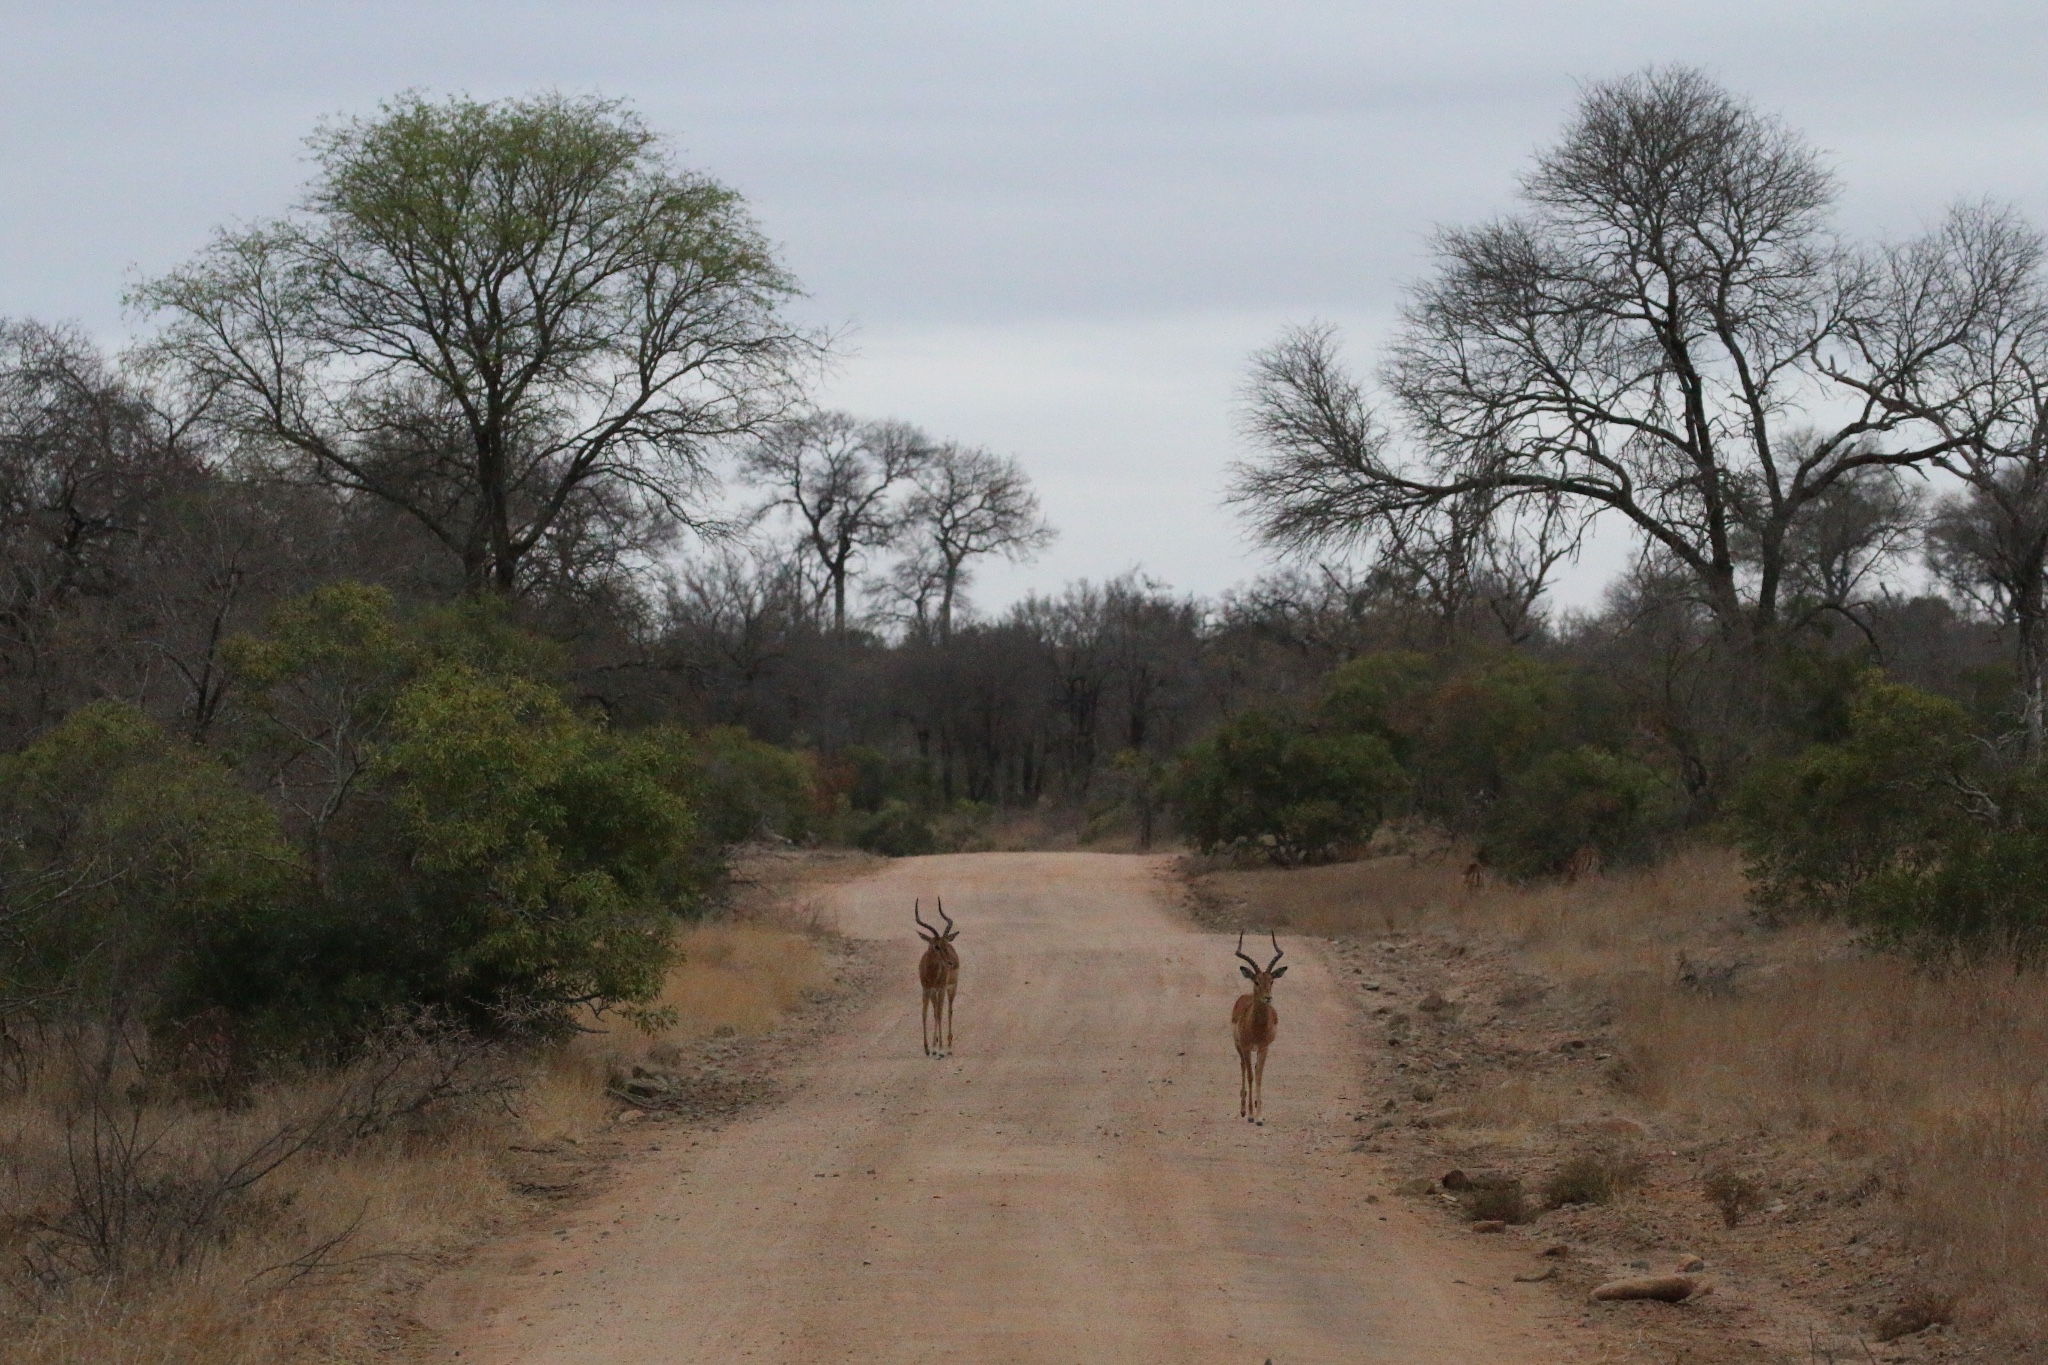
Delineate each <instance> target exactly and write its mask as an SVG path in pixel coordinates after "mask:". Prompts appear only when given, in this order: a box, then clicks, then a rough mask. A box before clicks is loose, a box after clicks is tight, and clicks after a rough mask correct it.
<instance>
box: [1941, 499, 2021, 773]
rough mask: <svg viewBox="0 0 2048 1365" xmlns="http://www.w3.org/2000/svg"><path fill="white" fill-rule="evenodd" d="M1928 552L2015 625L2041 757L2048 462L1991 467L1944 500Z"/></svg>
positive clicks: (1962, 590) (1955, 582) (1995, 616)
mask: <svg viewBox="0 0 2048 1365" xmlns="http://www.w3.org/2000/svg"><path fill="white" fill-rule="evenodd" d="M1927 558H1928V563H1929V567H1931V568H1932V569H1933V570H1934V572H1935V573H1936V575H1938V576H1939V577H1940V578H1941V580H1942V581H1943V582H1944V583H1946V584H1948V585H1949V587H1950V588H1952V589H1954V590H1955V591H1956V592H1957V593H1958V594H1959V595H1960V596H1962V597H1963V598H1964V599H1965V600H1966V601H1968V602H1970V603H1971V604H1973V605H1975V606H1976V607H1978V608H1979V609H1980V610H1982V611H1984V612H1985V613H1986V614H1987V615H1989V616H1990V617H1991V619H1992V620H1994V621H1996V622H1998V623H1999V625H2000V626H2001V627H2003V628H2004V629H2006V630H2008V631H2010V632H2011V634H2012V637H2013V645H2014V650H2015V653H2016V654H2017V656H2018V663H2019V667H2018V674H2019V685H2020V725H2021V730H2022V732H2023V733H2024V735H2025V740H2026V752H2027V755H2028V757H2029V759H2030V760H2032V761H2035V762H2038V761H2040V759H2041V758H2042V756H2043V752H2044V743H2043V733H2042V732H2043V728H2044V717H2043V711H2044V707H2043V696H2042V691H2043V684H2044V676H2043V675H2044V673H2048V461H2042V460H2039V459H2036V460H2033V461H2017V460H2016V461H2013V462H2012V463H2011V464H2010V465H2009V466H2007V467H2004V468H1994V469H1986V470H1985V471H1984V473H1983V474H1982V475H1981V476H1980V477H1979V478H1978V479H1977V480H1974V481H1973V482H1972V485H1971V487H1970V488H1969V490H1968V491H1967V492H1965V493H1962V494H1958V495H1956V496H1953V497H1950V498H1947V499H1944V500H1943V501H1942V503H1941V505H1940V506H1939V507H1938V508H1937V509H1936V511H1935V515H1934V518H1933V521H1932V522H1931V524H1930V525H1929V527H1928V530H1927Z"/></svg>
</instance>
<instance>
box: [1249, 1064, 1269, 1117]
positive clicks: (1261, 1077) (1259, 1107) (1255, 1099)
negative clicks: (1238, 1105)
mask: <svg viewBox="0 0 2048 1365" xmlns="http://www.w3.org/2000/svg"><path fill="white" fill-rule="evenodd" d="M1265 1121H1266V1049H1264V1048H1260V1049H1259V1050H1258V1052H1257V1053H1255V1054H1254V1059H1253V1062H1252V1122H1254V1123H1257V1124H1262V1125H1263V1124H1264V1123H1265Z"/></svg>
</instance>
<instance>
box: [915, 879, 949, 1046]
mask: <svg viewBox="0 0 2048 1365" xmlns="http://www.w3.org/2000/svg"><path fill="white" fill-rule="evenodd" d="M920 908H921V903H920V902H917V901H912V902H911V904H910V917H911V918H912V919H914V920H916V921H917V927H918V930H919V933H918V937H920V938H922V939H923V940H924V942H925V949H924V956H923V957H921V958H919V959H918V960H917V984H918V985H919V986H920V987H921V988H922V989H923V990H924V1003H923V1004H921V1005H919V1006H918V1010H917V1027H918V1032H919V1033H921V1034H923V1035H924V1055H925V1056H927V1057H930V1056H932V1055H933V1054H934V1053H935V1052H936V1053H937V1055H939V1056H942V1057H943V1056H944V1055H946V1053H948V1052H951V1051H952V1050H953V997H954V995H956V994H957V993H958V992H959V990H960V950H959V949H957V948H955V947H954V946H953V940H954V939H956V938H958V937H959V936H960V931H959V930H958V929H955V928H954V927H953V921H952V919H951V918H950V917H949V916H948V915H947V914H946V903H945V902H944V901H943V900H942V901H940V902H939V918H940V919H942V920H945V921H946V927H945V929H944V930H943V931H941V930H938V929H934V928H932V926H931V925H929V924H926V923H925V922H924V918H923V916H921V915H919V914H918V910H919V909H920ZM927 1019H929V1021H930V1022H929V1024H927V1022H926V1021H927ZM942 1024H943V1030H944V1031H943V1035H942V1033H941V1026H942ZM942 1036H943V1039H944V1041H943V1042H941V1037H942ZM935 1045H936V1046H935Z"/></svg>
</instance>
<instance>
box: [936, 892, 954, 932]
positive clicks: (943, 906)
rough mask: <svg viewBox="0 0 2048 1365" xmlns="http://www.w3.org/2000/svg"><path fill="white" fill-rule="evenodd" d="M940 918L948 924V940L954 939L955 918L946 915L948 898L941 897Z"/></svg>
mask: <svg viewBox="0 0 2048 1365" xmlns="http://www.w3.org/2000/svg"><path fill="white" fill-rule="evenodd" d="M939 918H940V919H942V920H944V921H945V922H946V936H947V937H948V938H950V937H952V934H953V917H952V916H951V915H949V914H947V913H946V898H945V897H944V896H941V897H939Z"/></svg>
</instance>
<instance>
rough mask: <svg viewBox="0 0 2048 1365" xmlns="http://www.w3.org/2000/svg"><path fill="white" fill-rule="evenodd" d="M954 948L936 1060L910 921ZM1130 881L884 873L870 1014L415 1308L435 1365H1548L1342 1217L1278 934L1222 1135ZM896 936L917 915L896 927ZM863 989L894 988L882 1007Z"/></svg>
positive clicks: (1181, 942) (1080, 867) (1435, 1265)
mask: <svg viewBox="0 0 2048 1365" xmlns="http://www.w3.org/2000/svg"><path fill="white" fill-rule="evenodd" d="M940 893H943V894H944V896H945V898H946V908H947V910H948V911H950V912H951V913H952V915H953V917H954V919H955V920H956V922H957V923H958V924H959V925H960V927H961V936H960V940H959V947H960V950H961V956H962V959H963V966H962V971H961V987H960V999H959V1031H958V1039H957V1043H958V1047H957V1051H956V1052H955V1054H954V1055H953V1056H951V1057H948V1058H945V1059H943V1060H937V1061H933V1060H927V1059H926V1058H925V1057H924V1056H922V1055H921V1052H920V1049H919V1043H918V1021H917V1014H918V993H917V989H916V978H915V973H914V971H913V964H914V961H915V958H916V953H917V944H916V941H915V938H914V935H913V932H912V927H911V923H910V900H911V897H912V896H913V895H919V896H923V897H926V898H927V899H926V903H927V904H929V903H930V898H931V897H932V896H933V895H935V894H940ZM1166 894H1167V884H1166V882H1165V881H1164V879H1163V865H1162V864H1161V863H1160V862H1159V861H1157V860H1153V859H1144V858H1135V857H1119V856H1113V855H1098V854H978V855H966V856H960V857H941V858H921V859H913V860H904V861H899V862H895V863H891V864H890V865H889V866H888V867H886V868H885V869H884V870H882V871H881V872H880V873H878V874H877V875H874V876H872V877H869V878H866V879H864V880H861V881H858V882H855V883H852V884H849V885H846V886H842V887H840V888H838V889H837V890H836V891H835V892H834V893H833V897H834V900H835V903H836V908H837V910H838V914H839V921H840V925H841V927H842V928H843V929H844V930H845V932H847V933H848V934H852V935H856V936H859V937H864V938H872V939H878V940H884V941H886V943H887V944H888V952H889V953H890V954H891V955H892V956H891V967H890V971H891V975H890V976H889V977H888V978H886V982H887V984H886V985H885V986H884V988H883V989H882V990H880V991H879V992H877V995H876V998H874V999H873V1000H872V1001H870V1002H868V1003H867V1004H865V1005H864V1006H863V1007H861V1008H860V1009H859V1010H858V1011H857V1012H856V1013H855V1014H854V1015H853V1017H852V1019H851V1021H850V1023H849V1024H848V1026H847V1027H846V1028H844V1029H843V1030H841V1031H840V1032H839V1033H838V1034H837V1035H836V1036H835V1037H834V1038H833V1039H832V1040H831V1041H830V1042H828V1043H827V1044H825V1045H824V1046H823V1047H822V1048H821V1049H820V1050H819V1051H818V1052H817V1053H816V1054H815V1055H814V1056H813V1057H812V1058H811V1059H810V1060H809V1061H807V1062H806V1063H804V1064H803V1066H802V1069H801V1073H800V1074H799V1075H798V1076H797V1077H795V1081H796V1084H797V1087H798V1088H797V1090H796V1092H795V1094H794V1095H793V1096H792V1098H791V1099H790V1100H789V1102H787V1103H785V1104H782V1105H779V1106H777V1107H774V1108H772V1109H769V1110H766V1111H764V1112H761V1113H759V1114H756V1115H754V1116H752V1117H748V1118H744V1119H741V1120H739V1121H737V1122H734V1123H731V1124H729V1125H727V1126H725V1127H724V1128H722V1129H720V1130H718V1131H716V1132H715V1133H713V1132H706V1131H702V1130H698V1131H695V1132H690V1131H684V1130H679V1129H670V1130H667V1131H664V1132H663V1133H662V1134H661V1135H660V1137H659V1138H658V1139H654V1140H655V1141H658V1142H659V1143H660V1144H661V1150H659V1151H646V1152H643V1153H641V1154H640V1155H638V1156H636V1157H634V1158H633V1159H632V1160H631V1163H630V1165H629V1168H628V1169H627V1170H626V1172H625V1173H624V1175H623V1177H622V1178H621V1180H620V1182H619V1183H618V1184H617V1185H616V1186H615V1187H614V1188H613V1189H612V1190H610V1191H609V1192H608V1193H606V1194H605V1195H603V1196H601V1197H600V1198H599V1199H598V1200H597V1201H596V1202H594V1203H592V1204H590V1205H588V1206H586V1207H583V1208H581V1209H580V1210H577V1211H576V1212H573V1213H571V1214H569V1215H567V1216H565V1217H564V1218H563V1219H561V1220H560V1222H559V1223H558V1224H556V1225H553V1226H550V1227H547V1228H541V1229H536V1230H534V1231H533V1232H531V1233H528V1234H526V1235H524V1236H522V1237H520V1238H517V1239H515V1240H514V1241H512V1242H511V1243H509V1244H506V1245H503V1246H501V1247H499V1248H497V1249H496V1250H494V1251H493V1252H492V1253H491V1254H490V1255H488V1256H486V1257H485V1258H483V1259H482V1260H481V1261H480V1262H478V1263H477V1264H476V1265H474V1266H472V1267H470V1268H469V1269H467V1270H465V1271H463V1272H461V1273H459V1274H456V1275H452V1276H450V1277H448V1278H447V1279H445V1280H444V1281H442V1282H441V1283H440V1284H439V1285H437V1286H436V1287H435V1288H434V1289H433V1290H431V1291H430V1293H429V1296H428V1299H427V1302H426V1305H425V1310H426V1317H427V1319H428V1321H429V1322H430V1324H432V1325H434V1326H436V1327H438V1328H439V1329H440V1330H441V1331H442V1332H443V1333H444V1335H445V1339H446V1341H447V1342H448V1351H449V1358H451V1359H456V1360H460V1361H461V1362H463V1365H477V1363H478V1362H482V1363H483V1365H514V1363H515V1362H516V1363H517V1365H571V1362H573V1363H574V1365H627V1363H628V1362H630V1363H631V1365H670V1363H671V1362H673V1363H675V1365H681V1363H683V1362H689V1363H691V1365H695V1363H696V1362H712V1361H721V1362H722V1361H733V1360H754V1361H774V1362H790V1363H792V1365H795V1363H798V1362H802V1363H806V1365H808V1363H809V1362H821V1361H854V1362H887V1363H888V1365H907V1363H908V1362H922V1361H934V1362H936V1361H946V1362H971V1363H973V1365H984V1363H986V1365H994V1363H995V1362H1041V1361H1043V1362H1064V1363H1066V1365H1093V1363H1094V1362H1111V1361H1117V1362H1122V1361H1133V1362H1136V1361H1158V1362H1173V1365H1198V1363H1200V1362H1218V1363H1219V1365H1221V1363H1223V1362H1228V1365H1259V1362H1261V1361H1264V1360H1266V1359H1268V1358H1270V1359H1271V1360H1272V1361H1273V1362H1275V1365H1311V1363H1312V1362H1313V1363H1314V1365H1334V1363H1335V1362H1353V1361H1358V1362H1365V1361H1372V1362H1400V1363H1401V1365H1409V1363H1411V1362H1443V1363H1444V1365H1453V1363H1455V1365H1471V1362H1479V1361H1485V1362H1489V1363H1490V1365H1515V1362H1524V1361H1526V1362H1531V1363H1532V1365H1533V1363H1534V1362H1544V1363H1545V1365H1554V1363H1555V1362H1559V1361H1566V1360H1570V1359H1572V1358H1573V1352H1572V1351H1571V1350H1570V1349H1569V1348H1568V1347H1566V1346H1564V1345H1563V1344H1562V1343H1561V1342H1560V1340H1559V1337H1558V1334H1557V1333H1556V1332H1555V1330H1554V1327H1555V1322H1554V1321H1553V1320H1552V1318H1553V1315H1554V1314H1555V1312H1556V1310H1555V1308H1554V1307H1552V1306H1551V1305H1552V1304H1553V1303H1554V1301H1553V1300H1551V1299H1549V1298H1548V1297H1547V1296H1546V1294H1545V1291H1544V1290H1543V1288H1542V1287H1541V1286H1529V1285H1520V1284H1514V1283H1512V1282H1511V1281H1510V1274H1511V1272H1512V1271H1514V1270H1517V1269H1522V1268H1525V1267H1526V1266H1527V1264H1528V1262H1527V1260H1526V1252H1522V1253H1520V1254H1517V1253H1515V1252H1512V1251H1510V1250H1509V1249H1507V1248H1506V1247H1503V1246H1501V1245H1500V1241H1501V1239H1498V1238H1474V1237H1471V1236H1470V1235H1469V1234H1466V1233H1462V1232H1456V1231H1451V1230H1448V1229H1446V1228H1445V1227H1444V1226H1443V1225H1441V1224H1440V1223H1436V1222H1433V1221H1430V1220H1427V1219H1424V1218H1420V1217H1418V1216H1416V1215H1414V1214H1411V1213H1408V1212H1405V1211H1404V1209H1403V1207H1402V1205H1403V1202H1404V1201H1401V1200H1398V1199H1390V1198H1380V1199H1378V1200H1376V1201H1375V1202H1368V1199H1367V1196H1368V1195H1369V1194H1371V1193H1373V1192H1374V1191H1375V1190H1377V1189H1378V1187H1377V1186H1376V1185H1375V1184H1374V1183H1373V1171H1372V1168H1371V1167H1370V1166H1369V1165H1367V1164H1366V1163H1367V1162H1368V1160H1369V1158H1366V1157H1362V1156H1358V1155H1355V1154H1353V1153H1352V1152H1351V1151H1350V1147H1351V1139H1352V1136H1353V1134H1355V1133H1356V1132H1357V1131H1358V1129H1357V1127H1356V1126H1355V1125H1354V1124H1353V1122H1352V1115H1354V1114H1356V1113H1357V1112H1358V1111H1359V1110H1360V1109H1361V1108H1362V1107H1363V1106H1365V1105H1367V1104H1368V1103H1371V1102H1372V1101H1373V1097H1370V1096H1367V1095H1365V1094H1363V1093H1362V1090H1361V1086H1362V1083H1361V1082H1360V1081H1359V1080H1358V1079H1357V1077H1358V1076H1359V1075H1360V1071H1361V1068H1360V1066H1359V1064H1358V1056H1359V1054H1358V1051H1357V1048H1358V1042H1357V1039H1356V1037H1355V1035H1354V1033H1353V1029H1354V1020H1353V1016H1352V1007H1351V1004H1350V1002H1349V1001H1348V999H1347V997H1346V994H1345V991H1344V989H1343V988H1342V987H1341V986H1340V985H1339V984H1338V983H1337V982H1336V981H1335V980H1334V978H1333V977H1332V975H1331V974H1330V973H1329V972H1328V971H1327V970H1326V969H1325V967H1324V965H1323V963H1322V961H1321V960H1320V958H1319V957H1318V954H1317V951H1316V948H1315V945H1314V944H1313V943H1312V942H1303V941H1295V942H1292V943H1290V942H1289V941H1288V940H1285V939H1283V940H1282V946H1283V947H1286V948H1287V949H1288V956H1287V961H1288V962H1289V963H1290V964H1291V966H1292V968H1293V970H1292V971H1290V972H1289V973H1288V975H1287V976H1286V978H1285V979H1284V980H1282V981H1281V982H1280V983H1279V989H1278V991H1277V992H1276V993H1275V1003H1276V1005H1277V1006H1278V1007H1279V1010H1280V1016H1281V1023H1280V1036H1279V1041H1278V1043H1277V1044H1276V1046H1275V1047H1274V1050H1273V1056H1272V1061H1271V1063H1270V1064H1269V1067H1268V1070H1267V1075H1266V1094H1267V1099H1266V1107H1267V1123H1266V1126H1264V1127H1262V1128H1255V1127H1249V1126H1247V1125H1246V1124H1244V1123H1242V1122H1241V1121H1239V1120H1238V1118H1237V1117H1236V1115H1237V1058H1236V1055H1235V1053H1234V1052H1233V1050H1232V1048H1231V1044H1230V1033H1229V1015H1230V1004H1231V1001H1232V1000H1233V999H1234V998H1235V997H1236V995H1237V994H1238V987H1239V985H1240V982H1239V978H1238V975H1237V972H1236V970H1235V961H1234V959H1233V958H1232V957H1231V955H1230V947H1231V944H1230V941H1229V940H1219V939H1217V938H1214V937H1211V936H1207V935H1203V934H1199V933H1196V932H1194V931H1193V930H1191V929H1190V928H1189V927H1187V926H1186V925H1185V923H1183V922H1182V921H1181V920H1180V919H1179V918H1177V917H1176V916H1175V915H1174V914H1173V913H1172V912H1171V911H1170V909H1169V908H1168V907H1167V903H1166ZM927 918H929V916H927ZM891 986H894V987H896V988H895V989H890V987H891Z"/></svg>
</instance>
